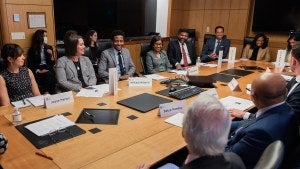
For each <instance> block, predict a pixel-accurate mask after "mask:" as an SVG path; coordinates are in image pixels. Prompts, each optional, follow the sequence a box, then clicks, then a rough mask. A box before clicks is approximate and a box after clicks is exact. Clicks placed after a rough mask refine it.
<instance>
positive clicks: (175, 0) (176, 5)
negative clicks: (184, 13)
mask: <svg viewBox="0 0 300 169" xmlns="http://www.w3.org/2000/svg"><path fill="white" fill-rule="evenodd" d="M184 2H185V1H182V0H172V9H175V10H176V9H177V10H182V9H183V5H184Z"/></svg>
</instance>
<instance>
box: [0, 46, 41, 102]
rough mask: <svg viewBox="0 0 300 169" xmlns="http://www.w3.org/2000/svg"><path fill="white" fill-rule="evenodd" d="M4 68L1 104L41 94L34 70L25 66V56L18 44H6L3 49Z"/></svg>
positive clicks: (0, 76)
mask: <svg viewBox="0 0 300 169" xmlns="http://www.w3.org/2000/svg"><path fill="white" fill-rule="evenodd" d="M1 56H2V58H3V62H4V70H3V71H2V72H1V75H0V105H1V106H5V105H9V104H10V102H14V101H18V100H23V99H25V98H28V97H32V96H38V95H41V94H40V91H39V88H38V85H37V83H36V81H35V78H34V75H33V73H32V71H31V70H30V69H28V68H26V67H23V65H24V62H25V56H24V55H23V49H22V48H21V47H20V46H19V45H17V44H5V45H4V46H3V48H2V51H1Z"/></svg>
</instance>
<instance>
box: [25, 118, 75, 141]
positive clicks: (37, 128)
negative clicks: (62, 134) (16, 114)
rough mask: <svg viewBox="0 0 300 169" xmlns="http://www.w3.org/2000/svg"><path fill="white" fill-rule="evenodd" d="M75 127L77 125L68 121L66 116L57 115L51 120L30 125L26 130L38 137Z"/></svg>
mask: <svg viewBox="0 0 300 169" xmlns="http://www.w3.org/2000/svg"><path fill="white" fill-rule="evenodd" d="M73 125H75V123H74V122H72V121H70V120H69V119H67V118H66V117H65V116H63V115H56V116H53V117H51V118H48V119H45V120H41V121H38V122H36V123H32V124H29V125H27V126H25V128H27V129H28V130H30V131H31V132H33V133H34V134H35V135H37V136H44V135H47V134H49V133H51V132H55V131H58V130H62V129H65V128H67V127H69V126H73Z"/></svg>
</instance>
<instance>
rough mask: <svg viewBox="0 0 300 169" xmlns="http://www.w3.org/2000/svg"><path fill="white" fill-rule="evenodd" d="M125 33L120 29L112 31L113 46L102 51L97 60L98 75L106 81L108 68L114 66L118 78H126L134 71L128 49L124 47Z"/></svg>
mask: <svg viewBox="0 0 300 169" xmlns="http://www.w3.org/2000/svg"><path fill="white" fill-rule="evenodd" d="M124 37H125V34H124V32H123V31H121V30H115V31H113V32H112V41H113V47H112V48H109V49H106V50H104V51H103V52H102V54H101V58H100V62H99V76H100V78H102V79H103V80H104V81H105V82H106V83H107V82H108V75H109V74H108V69H109V68H114V67H116V68H117V70H118V77H119V80H125V79H128V78H129V77H130V76H133V74H134V72H135V65H134V63H133V62H132V59H131V56H130V53H129V50H128V49H126V48H124V47H123V46H124Z"/></svg>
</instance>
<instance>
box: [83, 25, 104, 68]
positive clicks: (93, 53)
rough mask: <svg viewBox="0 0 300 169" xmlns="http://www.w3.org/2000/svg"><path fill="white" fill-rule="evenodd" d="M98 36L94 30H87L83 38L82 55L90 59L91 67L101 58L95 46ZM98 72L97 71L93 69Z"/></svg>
mask: <svg viewBox="0 0 300 169" xmlns="http://www.w3.org/2000/svg"><path fill="white" fill-rule="evenodd" d="M97 40H98V34H97V32H96V31H95V30H89V31H88V32H87V34H86V37H85V50H84V55H85V56H87V57H88V58H90V60H91V62H92V64H93V65H97V64H98V62H99V59H100V56H101V53H100V50H99V48H98V46H97ZM95 70H98V69H95Z"/></svg>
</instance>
